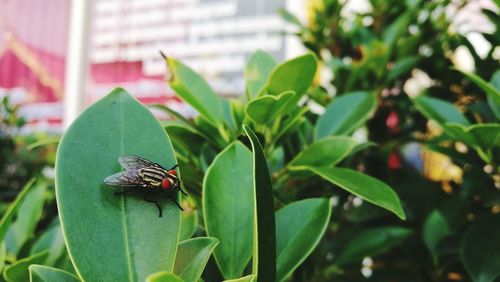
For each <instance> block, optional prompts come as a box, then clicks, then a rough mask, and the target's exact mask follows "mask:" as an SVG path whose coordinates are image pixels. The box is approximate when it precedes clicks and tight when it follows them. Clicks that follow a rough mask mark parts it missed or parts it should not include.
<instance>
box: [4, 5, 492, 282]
mask: <svg viewBox="0 0 500 282" xmlns="http://www.w3.org/2000/svg"><path fill="white" fill-rule="evenodd" d="M311 3H312V4H311V7H312V8H311V12H312V13H311V16H310V18H309V22H308V23H307V24H303V23H301V22H300V21H299V20H298V19H296V18H295V17H294V16H293V15H291V14H289V13H288V12H286V11H282V15H283V16H284V17H285V18H286V19H288V20H289V21H290V22H292V23H293V24H294V25H296V26H297V35H298V36H299V37H300V38H301V39H302V41H303V42H304V44H305V46H306V47H308V48H309V49H310V50H311V52H310V53H306V54H304V55H302V56H299V57H296V58H293V59H290V60H288V61H285V62H281V63H279V62H276V61H275V59H274V58H273V57H272V56H271V55H269V54H267V53H266V52H264V51H256V52H255V53H254V54H253V55H252V56H251V58H250V59H249V62H248V64H247V67H246V69H245V80H246V93H245V95H240V96H238V97H237V98H224V97H221V96H219V95H217V94H216V93H215V91H214V90H213V89H212V88H211V86H210V83H209V82H207V81H205V79H204V78H203V77H202V76H200V75H199V74H197V73H196V72H195V71H193V70H192V69H190V68H189V67H188V66H186V65H184V64H183V63H182V62H180V61H178V60H176V59H174V58H171V57H166V56H164V59H165V63H166V65H167V66H168V71H167V74H166V79H167V83H168V84H169V86H170V88H171V89H172V90H174V91H175V94H176V95H177V97H178V98H179V99H181V100H183V101H184V102H186V103H187V104H189V105H190V106H191V107H192V108H194V109H195V110H197V111H198V113H199V115H198V116H196V117H194V118H188V117H184V116H182V115H181V114H179V113H177V112H175V111H174V110H173V109H171V108H169V107H168V106H165V105H152V107H155V108H156V109H159V110H163V111H165V112H166V113H167V114H168V115H169V116H170V117H171V118H172V119H170V120H167V121H162V122H161V123H160V122H158V121H157V120H156V119H155V118H154V116H153V115H152V114H151V112H150V111H148V109H147V108H146V107H144V106H143V105H141V104H140V103H139V102H138V101H137V100H136V99H135V98H133V96H131V95H130V94H128V93H127V91H126V90H124V89H122V88H117V89H115V90H113V91H112V92H111V93H109V94H108V95H107V96H105V97H104V98H103V99H101V100H100V101H98V102H96V103H95V104H93V105H92V106H90V107H89V108H88V109H87V110H86V111H85V112H83V113H82V114H81V115H80V117H79V118H78V119H77V120H76V121H75V122H74V123H73V124H72V125H71V127H70V128H69V129H68V130H67V131H66V133H65V135H64V137H63V139H62V140H61V142H60V146H59V148H58V153H57V162H56V197H57V203H58V211H59V220H55V219H54V215H55V213H54V211H53V209H52V208H53V198H54V195H53V192H52V185H51V182H50V181H48V180H46V179H43V177H40V175H38V174H37V173H35V174H34V175H35V176H36V177H35V178H34V179H33V180H31V181H28V180H27V179H24V180H23V181H22V182H23V184H25V187H24V188H23V189H20V188H15V189H13V190H14V191H15V192H13V194H12V195H16V194H17V198H16V199H15V200H13V201H10V200H12V199H13V197H11V198H9V199H8V200H9V202H11V203H10V205H9V206H6V207H5V208H4V210H5V212H4V214H3V216H2V219H1V220H0V235H1V236H0V239H1V240H0V241H1V242H2V244H0V271H1V272H2V278H0V281H1V280H2V279H3V280H6V281H27V280H28V279H30V281H94V280H120V281H199V280H202V281H223V280H224V281H332V280H335V281H359V280H362V279H365V278H369V280H373V281H388V280H395V281H406V280H411V281H443V280H453V279H462V280H469V279H470V280H474V281H494V280H495V279H497V277H498V275H499V274H500V273H499V272H498V269H499V268H500V266H499V265H498V261H499V254H500V250H499V249H498V247H499V244H498V242H497V241H498V240H496V238H497V237H498V234H499V231H498V226H500V225H499V223H500V222H499V217H498V215H497V214H495V213H498V211H499V210H500V208H499V204H500V203H499V201H498V200H499V199H500V198H499V197H498V195H499V193H498V190H497V189H495V185H497V186H496V187H498V186H499V183H500V169H499V167H498V163H499V161H500V160H499V159H498V156H500V154H499V145H500V143H499V140H500V138H499V136H500V127H499V125H498V120H499V115H498V109H500V104H499V103H498V101H499V100H500V98H499V97H500V95H499V87H498V85H499V83H498V81H499V79H500V71H496V72H495V69H496V68H497V67H498V65H495V64H494V58H493V51H491V52H490V53H488V54H487V55H486V56H485V57H484V58H481V57H479V55H477V54H476V53H475V51H474V49H473V48H472V45H471V44H470V43H469V42H468V41H467V39H466V38H465V37H464V36H462V35H460V34H458V33H454V32H452V30H453V29H452V23H451V22H450V21H449V19H448V18H447V17H446V15H445V14H444V12H442V11H443V10H444V8H445V7H446V6H447V5H448V4H449V3H448V2H447V1H439V2H435V1H403V2H398V3H395V2H390V1H384V0H372V1H370V3H371V6H372V7H376V9H372V10H370V11H368V12H363V13H354V14H353V15H346V14H345V11H344V9H345V5H346V4H345V2H344V1H333V0H331V1H330V0H326V1H312V2H311ZM318 3H319V4H318ZM315 4H316V5H315ZM459 8H461V7H459ZM343 11H344V12H343ZM415 11H418V12H415ZM483 12H484V14H486V15H488V17H489V18H490V19H491V20H492V21H493V22H495V23H498V16H497V15H496V14H494V13H492V12H491V11H488V10H485V11H483ZM436 34H439V36H435V35H436ZM484 36H485V38H487V39H488V40H489V41H490V42H492V43H493V45H494V46H495V45H498V44H497V43H498V42H497V40H498V38H497V37H494V36H489V35H488V34H485V35H484ZM460 45H465V46H466V48H468V50H469V52H471V53H472V56H473V57H474V59H475V67H476V70H477V71H476V72H475V73H471V72H464V71H458V70H456V69H453V70H452V69H451V67H453V66H454V63H453V58H452V57H451V56H450V53H452V52H453V51H454V50H455V49H456V48H457V47H459V46H460ZM429 50H430V51H429ZM491 66H494V67H493V68H492V67H491ZM318 70H321V72H319V71H318ZM325 70H326V71H327V72H330V73H331V74H332V75H331V76H330V77H331V79H328V80H327V81H325V80H324V79H321V75H324V72H325ZM418 72H425V73H427V74H428V75H429V76H430V77H432V81H433V82H432V83H431V84H430V85H428V87H427V89H426V90H425V91H420V90H419V92H418V93H409V91H407V87H405V85H406V84H407V83H408V81H411V79H413V78H414V76H415V73H418ZM318 77H319V78H320V79H318ZM488 80H489V81H488ZM420 92H422V93H420ZM318 108H319V110H316V109H318ZM9 109H11V110H10V112H9V113H10V114H11V115H13V114H15V110H12V109H13V108H9ZM313 109H315V110H313ZM9 122H10V121H9ZM8 124H9V126H12V124H13V123H12V122H10V123H8ZM12 140H14V139H12ZM44 143H50V142H44V141H41V142H39V143H37V144H36V145H34V146H33V147H36V150H40V151H43V150H47V148H50V146H41V145H42V144H44ZM39 145H40V146H39ZM49 150H50V149H49ZM31 152H32V153H33V152H34V151H31ZM123 154H133V155H138V156H141V157H145V158H147V159H150V160H152V161H154V162H157V163H158V164H160V165H162V166H163V167H166V168H169V167H172V166H173V165H174V164H179V168H178V175H179V177H180V179H181V183H182V185H183V188H185V189H186V190H187V191H188V192H189V193H188V194H189V196H188V197H186V196H183V195H170V196H173V197H174V199H176V200H179V202H180V203H181V205H182V207H183V208H184V211H183V212H181V211H180V210H179V209H178V208H177V207H176V205H175V204H174V203H173V202H172V201H171V200H170V199H168V197H164V195H163V194H160V193H159V191H156V192H154V193H156V194H155V195H154V196H155V199H157V200H158V201H159V203H160V206H161V208H162V210H163V217H158V213H157V209H156V207H155V205H154V204H152V203H150V202H147V201H144V195H145V190H144V189H142V188H134V189H132V190H131V191H130V193H127V195H126V196H122V195H115V192H120V191H122V190H121V188H113V187H109V186H107V185H106V184H104V183H103V180H104V178H106V177H107V176H109V175H111V174H114V173H116V172H118V171H120V170H121V169H122V168H121V167H120V164H119V163H118V161H117V160H118V157H119V156H121V155H123ZM52 163H53V161H52V162H50V164H52ZM443 163H445V166H444V168H443V167H441V168H440V170H439V171H438V168H436V164H437V165H441V166H443ZM34 171H37V172H38V171H39V170H36V169H34ZM26 175H27V174H26ZM26 175H24V176H23V177H26ZM30 176H31V175H30ZM9 187H15V186H14V185H9ZM63 235H64V236H63ZM360 270H361V271H360ZM367 272H369V273H368V274H367ZM363 276H365V278H363Z"/></svg>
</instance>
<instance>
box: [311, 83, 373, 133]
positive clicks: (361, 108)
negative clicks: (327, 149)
mask: <svg viewBox="0 0 500 282" xmlns="http://www.w3.org/2000/svg"><path fill="white" fill-rule="evenodd" d="M375 106H376V101H375V96H374V94H373V93H371V92H366V91H357V92H351V93H348V94H344V95H342V96H340V97H338V98H335V99H334V100H333V102H332V103H331V104H330V105H328V107H326V110H325V113H324V114H323V115H322V116H320V117H319V119H318V123H317V124H316V127H315V128H314V139H316V140H318V139H321V138H324V137H326V136H330V135H349V134H351V133H352V132H353V131H354V130H355V129H356V128H358V127H359V126H361V125H362V124H363V123H365V121H366V120H367V119H368V116H369V115H370V114H371V112H372V111H373V110H374V109H375Z"/></svg>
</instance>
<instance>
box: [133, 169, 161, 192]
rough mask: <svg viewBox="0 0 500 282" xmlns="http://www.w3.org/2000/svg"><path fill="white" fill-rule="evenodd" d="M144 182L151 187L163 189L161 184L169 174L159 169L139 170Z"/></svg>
mask: <svg viewBox="0 0 500 282" xmlns="http://www.w3.org/2000/svg"><path fill="white" fill-rule="evenodd" d="M139 175H140V176H141V177H142V180H143V181H144V182H146V183H147V184H148V185H149V186H153V187H155V188H156V187H161V182H162V181H163V179H164V178H165V177H167V172H166V171H165V170H163V169H161V168H158V167H145V168H141V169H140V170H139Z"/></svg>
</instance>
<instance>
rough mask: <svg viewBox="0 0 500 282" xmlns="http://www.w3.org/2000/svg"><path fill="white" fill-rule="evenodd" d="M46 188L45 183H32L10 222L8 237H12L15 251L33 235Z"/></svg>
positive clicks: (41, 209) (40, 212)
mask: <svg viewBox="0 0 500 282" xmlns="http://www.w3.org/2000/svg"><path fill="white" fill-rule="evenodd" d="M46 188H47V187H46V185H45V184H39V183H36V184H35V185H33V187H32V188H31V189H30V191H29V192H28V194H27V195H26V197H25V198H24V200H23V202H22V203H21V206H20V207H19V209H18V211H17V216H16V221H14V222H13V223H12V225H11V227H10V229H9V232H8V233H11V234H10V236H8V237H9V238H12V241H13V242H14V244H15V246H16V251H14V252H15V253H17V251H18V250H20V249H21V248H22V246H23V245H24V243H25V242H26V241H27V240H29V239H31V238H32V237H34V236H35V228H36V226H37V224H38V221H39V220H40V217H41V216H42V211H43V204H44V202H45V191H46ZM8 235H9V234H8ZM10 246H12V244H11V245H10Z"/></svg>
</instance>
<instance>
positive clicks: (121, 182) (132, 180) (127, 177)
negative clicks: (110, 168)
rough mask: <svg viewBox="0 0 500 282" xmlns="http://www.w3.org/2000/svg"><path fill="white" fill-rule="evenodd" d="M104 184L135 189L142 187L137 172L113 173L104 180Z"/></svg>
mask: <svg viewBox="0 0 500 282" xmlns="http://www.w3.org/2000/svg"><path fill="white" fill-rule="evenodd" d="M104 183H106V184H108V185H110V186H121V187H135V186H142V185H143V184H144V183H143V181H142V178H141V177H140V175H139V172H138V170H135V169H133V170H126V171H122V172H119V173H115V174H113V175H111V176H108V177H106V179H104Z"/></svg>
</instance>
